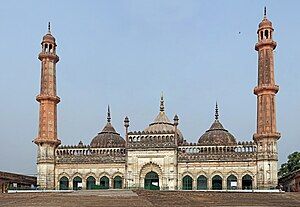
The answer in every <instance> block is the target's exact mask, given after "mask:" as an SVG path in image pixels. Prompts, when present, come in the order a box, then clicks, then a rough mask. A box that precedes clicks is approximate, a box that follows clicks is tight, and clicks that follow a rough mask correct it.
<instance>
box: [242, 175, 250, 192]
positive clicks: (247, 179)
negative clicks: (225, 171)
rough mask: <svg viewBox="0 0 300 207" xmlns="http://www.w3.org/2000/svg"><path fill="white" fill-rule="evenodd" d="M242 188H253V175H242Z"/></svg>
mask: <svg viewBox="0 0 300 207" xmlns="http://www.w3.org/2000/svg"><path fill="white" fill-rule="evenodd" d="M242 189H252V177H251V176H250V175H248V174H247V175H244V176H243V177H242Z"/></svg>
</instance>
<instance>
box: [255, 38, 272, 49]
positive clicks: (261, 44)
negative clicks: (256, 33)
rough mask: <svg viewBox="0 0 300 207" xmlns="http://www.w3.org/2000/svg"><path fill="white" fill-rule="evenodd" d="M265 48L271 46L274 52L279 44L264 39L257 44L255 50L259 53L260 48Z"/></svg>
mask: <svg viewBox="0 0 300 207" xmlns="http://www.w3.org/2000/svg"><path fill="white" fill-rule="evenodd" d="M265 46H270V47H271V48H272V49H273V50H274V49H275V48H276V46H277V43H276V42H275V41H274V40H272V39H263V40H261V41H259V42H258V43H256V44H255V50H256V51H258V50H259V49H260V48H262V47H265Z"/></svg>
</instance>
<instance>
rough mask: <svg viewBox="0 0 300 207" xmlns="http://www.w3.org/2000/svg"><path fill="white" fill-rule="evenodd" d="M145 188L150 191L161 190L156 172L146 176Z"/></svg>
mask: <svg viewBox="0 0 300 207" xmlns="http://www.w3.org/2000/svg"><path fill="white" fill-rule="evenodd" d="M144 188H145V189H148V190H159V177H158V174H157V173H156V172H153V171H151V172H149V173H147V175H146V176H145V180H144Z"/></svg>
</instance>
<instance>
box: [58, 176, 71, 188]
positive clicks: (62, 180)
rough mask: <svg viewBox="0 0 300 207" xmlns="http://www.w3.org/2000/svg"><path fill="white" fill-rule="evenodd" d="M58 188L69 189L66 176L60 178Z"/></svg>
mask: <svg viewBox="0 0 300 207" xmlns="http://www.w3.org/2000/svg"><path fill="white" fill-rule="evenodd" d="M59 190H69V179H68V178H67V177H66V176H63V177H62V178H60V180H59Z"/></svg>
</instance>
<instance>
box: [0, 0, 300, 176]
mask: <svg viewBox="0 0 300 207" xmlns="http://www.w3.org/2000/svg"><path fill="white" fill-rule="evenodd" d="M47 2H48V3H46V1H40V0H36V1H28V0H27V1H19V0H18V1H17V0H14V1H13V0H9V1H2V2H1V6H0V22H1V25H0V45H1V56H0V61H1V66H0V72H1V73H0V94H1V101H0V115H1V116H0V141H1V150H0V170H3V171H11V172H21V173H26V174H35V173H36V149H37V148H36V145H35V144H34V143H32V140H33V139H34V138H35V137H36V136H37V132H38V109H39V105H38V102H36V101H35V96H36V95H37V94H38V93H39V85H40V61H39V60H38V59H37V55H38V53H39V52H40V50H41V47H40V43H41V39H42V37H43V35H44V34H45V33H46V32H47V23H48V21H51V25H52V26H51V27H52V28H51V30H52V34H53V35H54V36H55V38H56V41H57V45H58V47H57V54H58V55H59V57H60V61H59V62H58V64H57V86H58V95H59V96H60V98H61V103H60V104H59V105H58V134H59V138H60V139H61V140H62V143H63V144H78V142H79V141H80V140H82V141H83V142H84V143H85V144H89V143H90V141H91V140H92V138H93V137H94V136H96V134H97V133H98V132H99V131H100V130H101V129H102V128H103V126H104V125H105V123H106V110H107V105H108V104H110V107H111V113H112V123H113V125H114V126H115V128H116V130H117V131H118V132H120V133H121V134H122V136H124V127H123V120H124V117H125V116H126V115H127V116H129V118H130V130H143V129H144V128H145V127H146V126H147V125H148V124H149V123H151V122H152V120H153V119H154V117H155V116H156V115H157V113H158V111H159V98H160V94H161V91H163V92H164V96H165V104H166V112H167V114H168V116H169V118H170V119H173V116H174V114H175V113H177V114H178V115H179V119H180V124H179V128H180V129H181V131H182V133H183V135H184V137H185V139H187V140H188V141H192V142H197V140H198V138H199V137H200V136H201V135H202V134H203V133H204V132H205V130H207V129H208V128H209V127H210V125H211V123H212V121H213V119H214V107H215V102H216V100H217V101H218V103H219V109H220V110H219V111H220V120H221V122H222V124H223V125H224V127H225V128H226V129H228V130H229V131H230V132H231V133H232V134H234V136H235V137H236V139H237V140H248V141H250V140H252V135H253V133H254V132H255V129H256V96H255V95H254V94H253V88H254V87H255V86H256V83H257V53H256V51H255V50H254V45H255V43H256V41H257V36H256V31H257V28H258V24H259V22H260V21H261V20H262V17H263V7H264V6H265V5H266V6H267V9H268V18H269V19H270V20H271V21H272V22H273V25H274V28H275V33H274V39H275V41H277V43H278V47H277V48H276V52H275V76H276V83H277V84H278V85H279V86H280V91H279V93H278V94H277V102H276V104H277V120H278V121H277V123H278V131H279V132H281V133H282V137H281V139H280V141H279V158H280V160H279V162H280V163H282V162H285V161H286V156H287V155H288V154H290V153H291V152H293V151H296V150H298V151H299V150H300V147H299V146H300V127H299V126H298V119H299V117H300V93H299V91H300V82H299V80H300V68H299V58H300V51H299V46H300V27H299V25H300V15H299V8H300V1H297V0H294V1H275V0H272V1H263V0H247V1H246V0H243V1H240V0H236V1H233V0H232V1H229V0H227V1H225V0H219V1H213V0H209V1H208V0H207V1H199V0H195V1H188V0H184V1H183V0H182V1H174V0H170V1H162V0H156V1H154V0H153V1H150V0H147V1H146V0H136V1H125V0H124V1H120V0H119V1H117V0H116V1H110V0H108V1H47Z"/></svg>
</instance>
